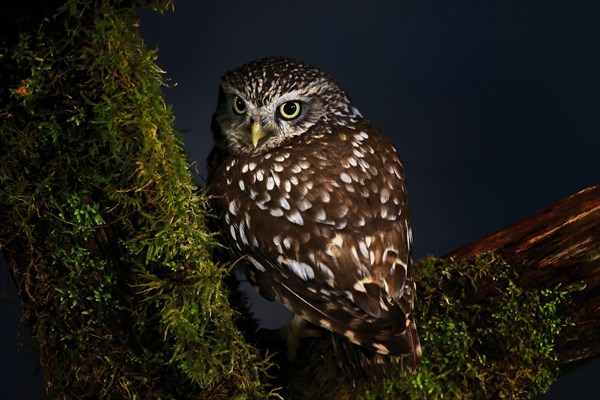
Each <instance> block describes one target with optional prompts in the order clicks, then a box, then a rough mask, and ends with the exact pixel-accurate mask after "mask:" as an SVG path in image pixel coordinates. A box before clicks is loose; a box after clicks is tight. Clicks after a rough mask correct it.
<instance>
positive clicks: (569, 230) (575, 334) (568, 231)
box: [446, 185, 600, 372]
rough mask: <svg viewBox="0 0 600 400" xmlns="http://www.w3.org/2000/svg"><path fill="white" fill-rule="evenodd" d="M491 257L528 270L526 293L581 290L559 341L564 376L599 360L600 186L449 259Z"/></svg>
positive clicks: (523, 281) (522, 281) (524, 281)
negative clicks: (569, 323) (485, 254)
mask: <svg viewBox="0 0 600 400" xmlns="http://www.w3.org/2000/svg"><path fill="white" fill-rule="evenodd" d="M487 251H494V252H497V253H499V254H501V255H502V256H504V257H505V258H506V259H507V260H508V261H509V262H510V263H511V264H513V265H516V264H519V265H522V266H524V269H523V270H522V273H521V274H520V276H519V279H518V281H517V284H518V285H519V286H521V287H523V288H532V289H534V288H538V289H539V288H555V287H556V286H557V285H559V284H560V285H562V287H563V288H564V287H567V286H569V285H573V284H581V286H582V287H583V290H580V291H575V292H574V293H573V297H572V301H571V303H570V304H569V305H568V310H565V312H564V313H565V314H566V315H570V316H571V318H572V322H573V323H574V324H575V325H574V326H572V327H569V328H567V329H565V330H564V331H563V332H562V333H561V335H560V336H559V340H558V346H557V351H558V355H559V360H560V364H561V369H562V370H563V372H564V371H567V370H570V369H572V368H573V367H575V366H576V365H578V364H580V363H582V362H584V361H587V360H590V359H593V358H596V357H598V356H599V355H600V185H598V186H594V187H592V188H589V189H585V190H582V191H580V192H579V193H576V194H574V195H572V196H570V197H568V198H566V199H564V200H562V201H560V202H558V203H556V204H554V205H552V206H550V207H548V208H546V209H544V210H542V211H540V212H538V213H537V214H535V215H533V216H531V217H529V218H527V219H525V220H523V221H520V222H517V223H515V224H513V225H510V226H509V227H507V228H505V229H502V230H500V231H498V232H496V233H494V234H492V235H490V236H487V237H485V238H483V239H480V240H478V241H476V242H474V243H471V244H469V245H466V246H464V247H461V248H460V249H458V250H456V251H454V252H452V253H450V254H449V255H448V256H446V257H470V256H474V255H477V254H481V253H483V252H487Z"/></svg>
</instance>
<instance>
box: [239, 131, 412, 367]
mask: <svg viewBox="0 0 600 400" xmlns="http://www.w3.org/2000/svg"><path fill="white" fill-rule="evenodd" d="M366 132H367V129H366V128H365V129H363V130H358V131H357V130H354V131H350V130H348V131H342V132H339V134H332V136H333V137H330V138H329V140H332V139H335V138H337V141H336V143H330V144H329V146H328V148H330V149H332V151H331V152H328V151H327V150H323V149H321V150H319V151H318V152H315V151H314V150H313V149H312V148H311V147H312V146H307V148H306V149H301V144H300V143H299V144H296V147H295V150H296V151H297V152H299V154H303V156H301V157H300V158H299V159H292V158H291V157H281V158H279V159H280V160H281V161H277V162H278V163H279V164H281V167H276V166H275V167H274V166H271V168H266V170H267V171H270V172H269V173H268V174H267V175H268V176H266V177H264V178H263V180H262V181H261V182H265V185H266V187H265V189H266V190H265V193H267V194H268V195H267V197H268V201H263V203H262V205H260V207H266V210H265V211H268V212H269V213H268V215H265V216H263V217H262V218H260V219H256V220H255V219H254V218H253V221H252V225H253V228H252V232H254V233H256V234H257V238H258V239H257V242H258V243H257V244H258V246H256V247H255V248H254V249H253V251H252V256H251V257H250V258H251V261H252V263H253V264H254V266H255V268H256V270H254V271H253V272H252V274H251V276H250V279H251V280H254V281H255V282H258V286H259V288H260V291H261V292H262V293H263V294H266V295H267V297H276V298H277V299H278V300H279V301H281V302H282V303H284V304H285V305H286V306H287V307H288V308H290V309H292V310H293V311H294V312H295V313H296V314H300V315H301V316H303V317H304V318H305V319H307V320H309V321H311V322H312V323H314V324H318V325H321V326H323V327H325V328H327V329H329V330H331V331H333V332H336V333H338V334H341V335H344V336H346V337H347V338H348V339H349V340H350V341H351V342H353V343H355V344H359V345H362V346H367V347H370V348H372V349H374V350H376V351H377V352H378V353H380V354H395V355H406V354H411V355H413V356H414V357H415V360H416V358H418V355H417V353H418V337H417V334H416V328H415V325H414V322H413V321H412V318H411V313H412V308H413V301H414V293H415V287H414V281H413V277H412V265H411V259H410V247H411V242H412V234H411V230H410V225H409V218H408V206H407V202H406V196H405V188H404V178H403V171H402V166H401V164H400V161H399V159H398V156H397V153H396V151H395V149H394V147H393V146H392V145H391V144H390V143H389V142H388V141H387V139H385V138H384V137H383V135H381V134H379V133H378V132H376V131H374V130H373V128H369V130H368V132H369V134H367V133H366ZM334 135H337V136H334ZM309 144H310V143H309ZM303 150H304V151H303ZM271 158H272V159H274V160H276V159H277V156H274V157H271ZM278 169H283V170H285V171H287V172H288V175H287V177H286V178H283V177H282V176H280V175H278V174H277V170H278ZM268 182H273V183H271V184H269V183H268ZM288 182H289V183H290V185H289V187H286V185H287V184H288ZM277 187H279V188H281V189H282V190H277ZM255 197H256V196H255ZM259 197H260V195H259ZM255 200H256V199H255ZM260 200H261V199H259V204H260ZM262 200H265V198H262ZM290 222H291V223H290ZM260 232H275V234H271V235H269V236H268V237H262V236H261V235H260ZM252 275H253V276H252ZM265 292H268V293H265ZM415 363H416V361H415Z"/></svg>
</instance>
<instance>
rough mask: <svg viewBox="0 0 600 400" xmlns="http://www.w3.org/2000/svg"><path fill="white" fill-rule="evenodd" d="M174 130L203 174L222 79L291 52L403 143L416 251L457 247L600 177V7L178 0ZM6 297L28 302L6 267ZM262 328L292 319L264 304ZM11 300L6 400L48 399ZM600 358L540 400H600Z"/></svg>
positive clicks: (150, 22) (163, 47) (171, 53)
mask: <svg viewBox="0 0 600 400" xmlns="http://www.w3.org/2000/svg"><path fill="white" fill-rule="evenodd" d="M140 16H141V31H142V36H143V38H144V40H145V41H146V43H147V45H148V46H149V47H155V46H158V47H159V49H160V52H159V60H158V64H159V66H160V67H161V68H163V69H164V70H166V71H167V74H166V77H167V78H169V79H170V80H171V83H173V84H177V86H175V87H173V88H170V89H166V90H165V93H166V98H167V102H168V103H170V104H172V105H173V110H174V112H175V116H176V127H177V129H179V130H182V131H184V132H185V133H184V135H185V142H186V150H187V151H188V153H189V154H190V161H191V162H196V164H194V165H193V168H194V170H195V171H197V175H198V182H199V183H202V179H201V176H203V175H204V173H205V168H204V165H205V162H204V160H205V159H206V156H207V155H208V152H209V151H210V147H211V141H210V129H209V128H210V118H211V115H212V112H213V110H214V107H215V104H216V97H217V90H218V78H219V76H220V75H222V74H223V73H224V72H225V71H227V70H228V69H232V68H235V67H236V66H238V65H240V64H242V63H244V62H247V61H249V60H252V59H255V58H260V57H266V56H273V55H284V56H290V57H295V58H299V59H302V60H304V61H307V62H309V63H311V64H313V65H315V66H318V67H320V68H321V69H323V70H325V71H326V72H328V73H329V74H331V75H332V76H333V77H335V79H336V80H338V82H339V83H340V84H341V85H342V87H344V88H345V89H346V90H347V92H348V93H349V94H350V96H351V97H352V99H353V100H354V101H355V103H356V104H357V106H358V108H359V109H360V110H361V112H362V113H363V114H364V115H365V116H366V117H367V118H369V119H370V120H371V121H372V122H373V123H375V124H376V125H377V126H378V127H379V128H380V129H382V130H383V131H384V132H386V133H387V135H389V136H390V137H391V138H392V139H393V141H394V143H395V144H396V145H397V147H398V150H399V152H400V155H401V156H402V158H403V160H404V163H405V166H406V169H407V179H408V185H409V197H410V201H411V204H412V209H413V226H414V234H415V241H416V243H415V255H416V257H417V258H419V257H423V256H425V255H427V254H434V255H443V254H445V253H447V252H449V251H451V250H453V249H455V248H457V247H459V246H461V245H463V244H466V243H468V242H470V241H473V240H476V239H478V238H481V237H483V236H485V235H487V234H489V233H492V232H494V231H496V230H498V229H500V228H502V227H504V226H506V225H508V224H510V223H512V222H515V221H517V220H520V219H522V218H525V217H527V216H528V215H531V214H532V213H534V212H536V211H538V210H540V209H541V208H543V207H545V206H548V205H550V204H552V203H554V202H556V201H558V200H560V199H562V198H564V197H566V196H568V195H570V194H573V193H575V192H577V191H579V190H581V189H584V188H586V187H589V186H593V185H596V184H598V183H600V22H599V21H600V2H598V1H580V2H568V1H543V0H540V1H528V0H521V1H516V0H502V1H493V0H489V1H487V0H480V1H474V0H473V1H448V0H446V1H444V0H439V1H339V2H338V1H324V2H317V1H290V2H277V1H275V0H273V1H227V2H221V1H195V2H192V1H187V2H186V1H177V2H176V7H175V13H174V14H167V15H165V16H161V15H159V14H156V13H152V12H151V11H150V10H142V11H141V12H140ZM0 271H1V272H2V276H1V277H0V293H8V294H9V295H10V297H11V298H12V299H14V298H15V297H14V289H13V288H12V282H11V281H10V279H9V278H8V276H6V271H5V268H4V267H0ZM256 301H257V304H258V305H257V306H256V312H257V313H258V314H259V315H260V316H261V318H262V319H263V325H265V326H276V325H280V324H281V323H282V321H283V319H284V318H285V317H286V316H287V315H288V313H287V312H286V311H284V310H282V309H281V308H279V307H277V306H272V305H265V304H264V303H263V302H260V301H259V300H258V299H256ZM18 310H19V308H18V306H17V305H14V304H11V303H9V302H7V301H3V302H0V312H1V314H0V315H1V318H2V319H1V321H2V323H1V332H0V334H1V335H2V336H1V338H0V340H1V342H0V343H1V346H2V347H1V353H2V354H1V360H0V398H2V399H28V398H42V397H41V395H40V394H39V393H40V387H41V385H40V383H39V379H37V378H35V377H34V372H35V369H36V367H35V364H34V363H33V362H32V361H31V360H30V359H29V358H28V356H26V355H23V351H21V352H20V353H18V354H17V353H16V348H17V345H16V344H15V343H16V342H17V341H18V338H16V337H15V331H17V330H18V318H19V314H18ZM599 373H600V363H599V362H595V363H592V364H590V365H589V366H587V367H586V368H583V369H581V370H579V371H577V372H576V373H574V374H571V375H569V376H567V377H565V378H563V379H562V380H560V381H559V382H558V383H556V384H555V385H554V386H553V388H552V390H551V391H550V392H549V393H547V394H546V395H544V396H540V397H539V398H540V399H559V398H566V397H569V398H579V399H592V398H600V382H599V380H598V378H597V377H598V376H599Z"/></svg>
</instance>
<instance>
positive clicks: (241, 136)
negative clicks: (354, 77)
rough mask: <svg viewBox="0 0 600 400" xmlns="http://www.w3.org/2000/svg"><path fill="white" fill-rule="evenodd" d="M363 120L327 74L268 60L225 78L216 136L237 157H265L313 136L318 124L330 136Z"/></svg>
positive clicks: (281, 60) (298, 64)
mask: <svg viewBox="0 0 600 400" xmlns="http://www.w3.org/2000/svg"><path fill="white" fill-rule="evenodd" d="M358 117H360V113H359V112H358V110H356V108H354V107H353V105H352V102H351V100H350V98H349V97H348V95H347V94H346V93H345V92H344V91H343V90H342V89H341V88H340V87H339V86H338V84H337V83H336V82H335V81H334V80H333V79H332V78H331V77H329V76H328V75H327V74H325V73H324V72H322V71H320V70H318V69H317V68H315V67H312V66H310V65H308V64H306V63H303V62H301V61H297V60H293V59H289V58H265V59H261V60H257V61H252V62H249V63H247V64H244V65H242V66H241V67H239V68H237V69H235V70H233V71H230V72H228V73H227V74H225V75H224V76H223V77H222V78H221V85H220V90H219V100H218V105H217V111H216V112H215V114H214V117H213V131H214V133H215V141H216V142H217V144H220V145H221V146H224V147H225V148H226V149H227V150H228V151H229V152H231V153H233V154H240V153H242V154H260V153H263V152H265V151H268V150H269V149H272V148H275V147H278V146H281V145H284V144H285V142H287V141H289V140H291V139H292V138H294V137H297V136H300V135H306V134H310V132H311V128H312V127H313V126H315V125H316V124H317V123H322V125H323V126H324V128H325V129H324V130H325V131H327V130H328V127H329V130H330V129H331V127H333V126H335V125H336V124H345V123H348V121H349V119H352V118H358ZM219 142H222V143H219Z"/></svg>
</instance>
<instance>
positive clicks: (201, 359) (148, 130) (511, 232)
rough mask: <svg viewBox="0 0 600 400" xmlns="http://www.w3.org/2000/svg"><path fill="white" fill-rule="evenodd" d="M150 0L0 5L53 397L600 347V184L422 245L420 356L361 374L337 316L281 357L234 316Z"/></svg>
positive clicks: (475, 393)
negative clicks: (451, 242) (338, 332)
mask: <svg viewBox="0 0 600 400" xmlns="http://www.w3.org/2000/svg"><path fill="white" fill-rule="evenodd" d="M34 3H35V2H34ZM63 3H64V4H63ZM142 3H144V2H143V1H141V0H140V1H125V0H123V1H118V0H113V1H109V0H98V1H95V2H89V1H83V0H62V1H61V0H54V1H49V2H46V3H45V6H44V8H41V9H40V8H35V7H32V6H31V4H28V2H26V1H25V2H23V3H22V6H23V7H22V8H20V9H17V11H15V12H13V13H12V14H11V13H5V14H3V15H4V16H7V15H8V16H9V17H8V19H10V23H5V24H0V29H1V30H2V32H1V36H0V79H1V81H2V83H3V84H2V85H1V86H0V118H1V126H0V130H1V131H0V156H1V160H2V163H1V164H0V249H2V251H3V253H4V255H5V257H6V259H7V260H8V262H9V267H10V270H11V273H12V275H13V277H14V280H15V283H16V284H17V287H18V290H19V294H20V296H21V299H22V300H23V306H24V314H25V320H26V322H27V323H28V324H30V326H31V327H32V331H33V334H34V339H35V340H36V343H37V347H38V352H39V357H40V362H41V364H42V367H43V368H44V371H45V377H46V382H47V391H48V393H49V395H50V396H51V397H53V398H118V399H121V398H144V399H146V398H177V399H180V398H199V399H218V398H249V399H262V398H266V397H269V395H270V394H271V393H270V388H271V387H273V386H282V387H283V389H282V390H281V391H280V393H282V394H283V395H284V397H285V398H290V399H293V398H331V399H344V398H347V399H350V398H352V399H354V398H357V397H358V398H368V399H374V398H414V399H417V398H423V399H429V398H435V397H442V396H443V397H444V398H469V399H470V398H477V397H486V398H522V397H528V396H529V395H531V394H533V393H536V392H540V391H543V390H545V389H546V388H547V387H548V386H549V385H550V383H551V382H552V381H553V379H554V378H555V377H556V376H557V375H558V374H559V373H560V371H561V368H569V367H571V366H573V365H575V364H577V363H579V362H582V361H583V360H586V359H589V358H593V357H597V355H598V348H597V345H598V343H599V342H600V341H599V340H598V333H597V332H598V329H597V328H598V320H599V318H598V278H599V277H600V275H599V274H598V272H599V271H598V269H599V263H600V257H599V254H598V249H600V243H599V241H600V232H599V224H600V189H599V188H598V187H596V188H593V189H589V190H587V191H584V192H581V193H579V194H577V195H575V196H572V197H570V198H568V199H566V200H565V201H563V202H561V203H559V204H558V205H556V206H554V207H551V208H549V209H548V210H546V211H543V212H541V213H539V214H537V215H535V216H534V217H532V218H530V219H527V220H525V221H523V222H520V223H518V224H515V225H513V226H511V227H509V228H507V229H506V230H504V231H501V232H500V233H498V234H495V235H492V236H490V237H488V238H485V239H483V240H481V241H479V242H477V243H475V244H473V245H470V246H466V247H464V248H462V249H460V250H458V251H457V252H455V253H453V254H452V255H450V256H449V257H445V258H442V259H435V258H429V259H426V260H421V261H419V262H418V265H417V267H416V273H417V280H418V282H419V293H418V302H417V310H416V313H417V318H418V319H419V329H420V334H421V337H422V344H423V351H424V358H423V362H422V365H421V368H420V369H419V371H418V373H416V374H414V375H405V374H402V373H401V371H398V374H397V376H395V377H393V378H392V379H389V380H386V381H382V382H379V383H376V384H373V385H371V384H366V383H364V382H356V385H355V386H353V385H352V382H349V381H348V380H347V379H346V378H345V377H344V375H343V374H341V373H340V371H339V369H338V367H337V363H336V360H335V358H334V356H333V351H332V349H331V342H330V340H328V338H327V337H326V335H324V336H323V337H322V338H320V339H307V340H305V341H304V343H303V346H304V348H303V349H302V350H303V351H301V352H300V353H299V354H301V357H300V358H299V359H298V360H297V361H296V363H295V364H294V365H291V366H290V365H286V363H285V361H283V360H281V362H280V367H281V368H279V369H269V366H270V364H271V363H270V360H269V358H268V357H267V356H266V355H265V354H266V353H265V352H264V351H265V350H273V349H278V347H277V346H273V343H274V341H273V340H272V338H271V337H270V338H269V340H268V343H267V344H265V345H262V344H261V341H260V340H261V337H258V346H257V347H258V348H259V349H257V348H255V347H254V346H253V345H252V343H254V341H255V339H256V337H255V336H254V335H253V334H252V333H253V332H245V333H246V336H245V337H244V336H243V335H242V333H240V330H239V329H238V327H242V326H244V325H243V324H241V323H240V322H244V321H241V320H243V319H244V318H240V314H239V312H240V311H242V310H243V309H244V308H243V306H242V307H238V308H237V310H238V311H235V310H234V309H232V307H231V306H230V302H229V300H228V295H229V292H228V290H227V289H226V288H227V285H225V283H224V282H225V278H226V276H227V273H228V268H226V267H224V266H222V265H219V264H218V263H216V262H214V260H213V257H212V255H211V253H212V251H213V250H214V249H215V241H214V239H213V236H212V235H211V234H210V233H209V232H208V230H207V226H206V221H205V219H206V216H207V210H206V204H207V202H206V199H205V198H204V197H203V195H202V193H200V192H198V190H197V188H196V187H195V186H194V184H193V181H192V177H191V174H190V172H189V169H188V166H187V164H186V160H185V155H184V154H183V151H182V143H181V138H180V137H179V136H178V135H177V134H176V133H175V132H174V130H173V124H172V115H171V113H170V111H169V109H168V108H167V107H166V106H165V104H164V101H163V99H162V95H161V92H160V86H161V84H162V82H161V78H160V70H159V69H158V68H157V67H156V65H155V63H154V61H155V54H154V53H153V52H148V51H147V50H145V49H144V46H143V43H142V41H141V39H140V38H139V36H138V34H137V28H136V24H137V21H136V19H135V17H134V15H135V14H134V11H135V6H136V5H138V4H142ZM151 3H152V4H153V5H154V6H157V7H159V8H162V9H165V8H167V7H168V6H169V4H170V1H168V0H165V1H159V0H155V1H152V2H151ZM29 9H30V10H31V12H28V11H27V10H29ZM13 11H14V10H13ZM12 15H20V17H19V18H14V17H12ZM229 299H235V296H232V297H229ZM236 302H238V301H236ZM236 322H237V325H236ZM246 322H248V321H246ZM249 322H250V323H249V324H247V325H246V326H251V327H253V326H255V325H254V324H253V323H252V322H253V321H251V320H250V321H249ZM263 337H264V336H263ZM249 339H250V340H249ZM260 350H263V352H262V353H261V352H260ZM267 371H268V372H269V373H270V374H271V375H273V376H275V378H274V379H271V378H269V377H267V375H266V373H267ZM269 384H271V385H272V386H269ZM271 395H272V394H271Z"/></svg>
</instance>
